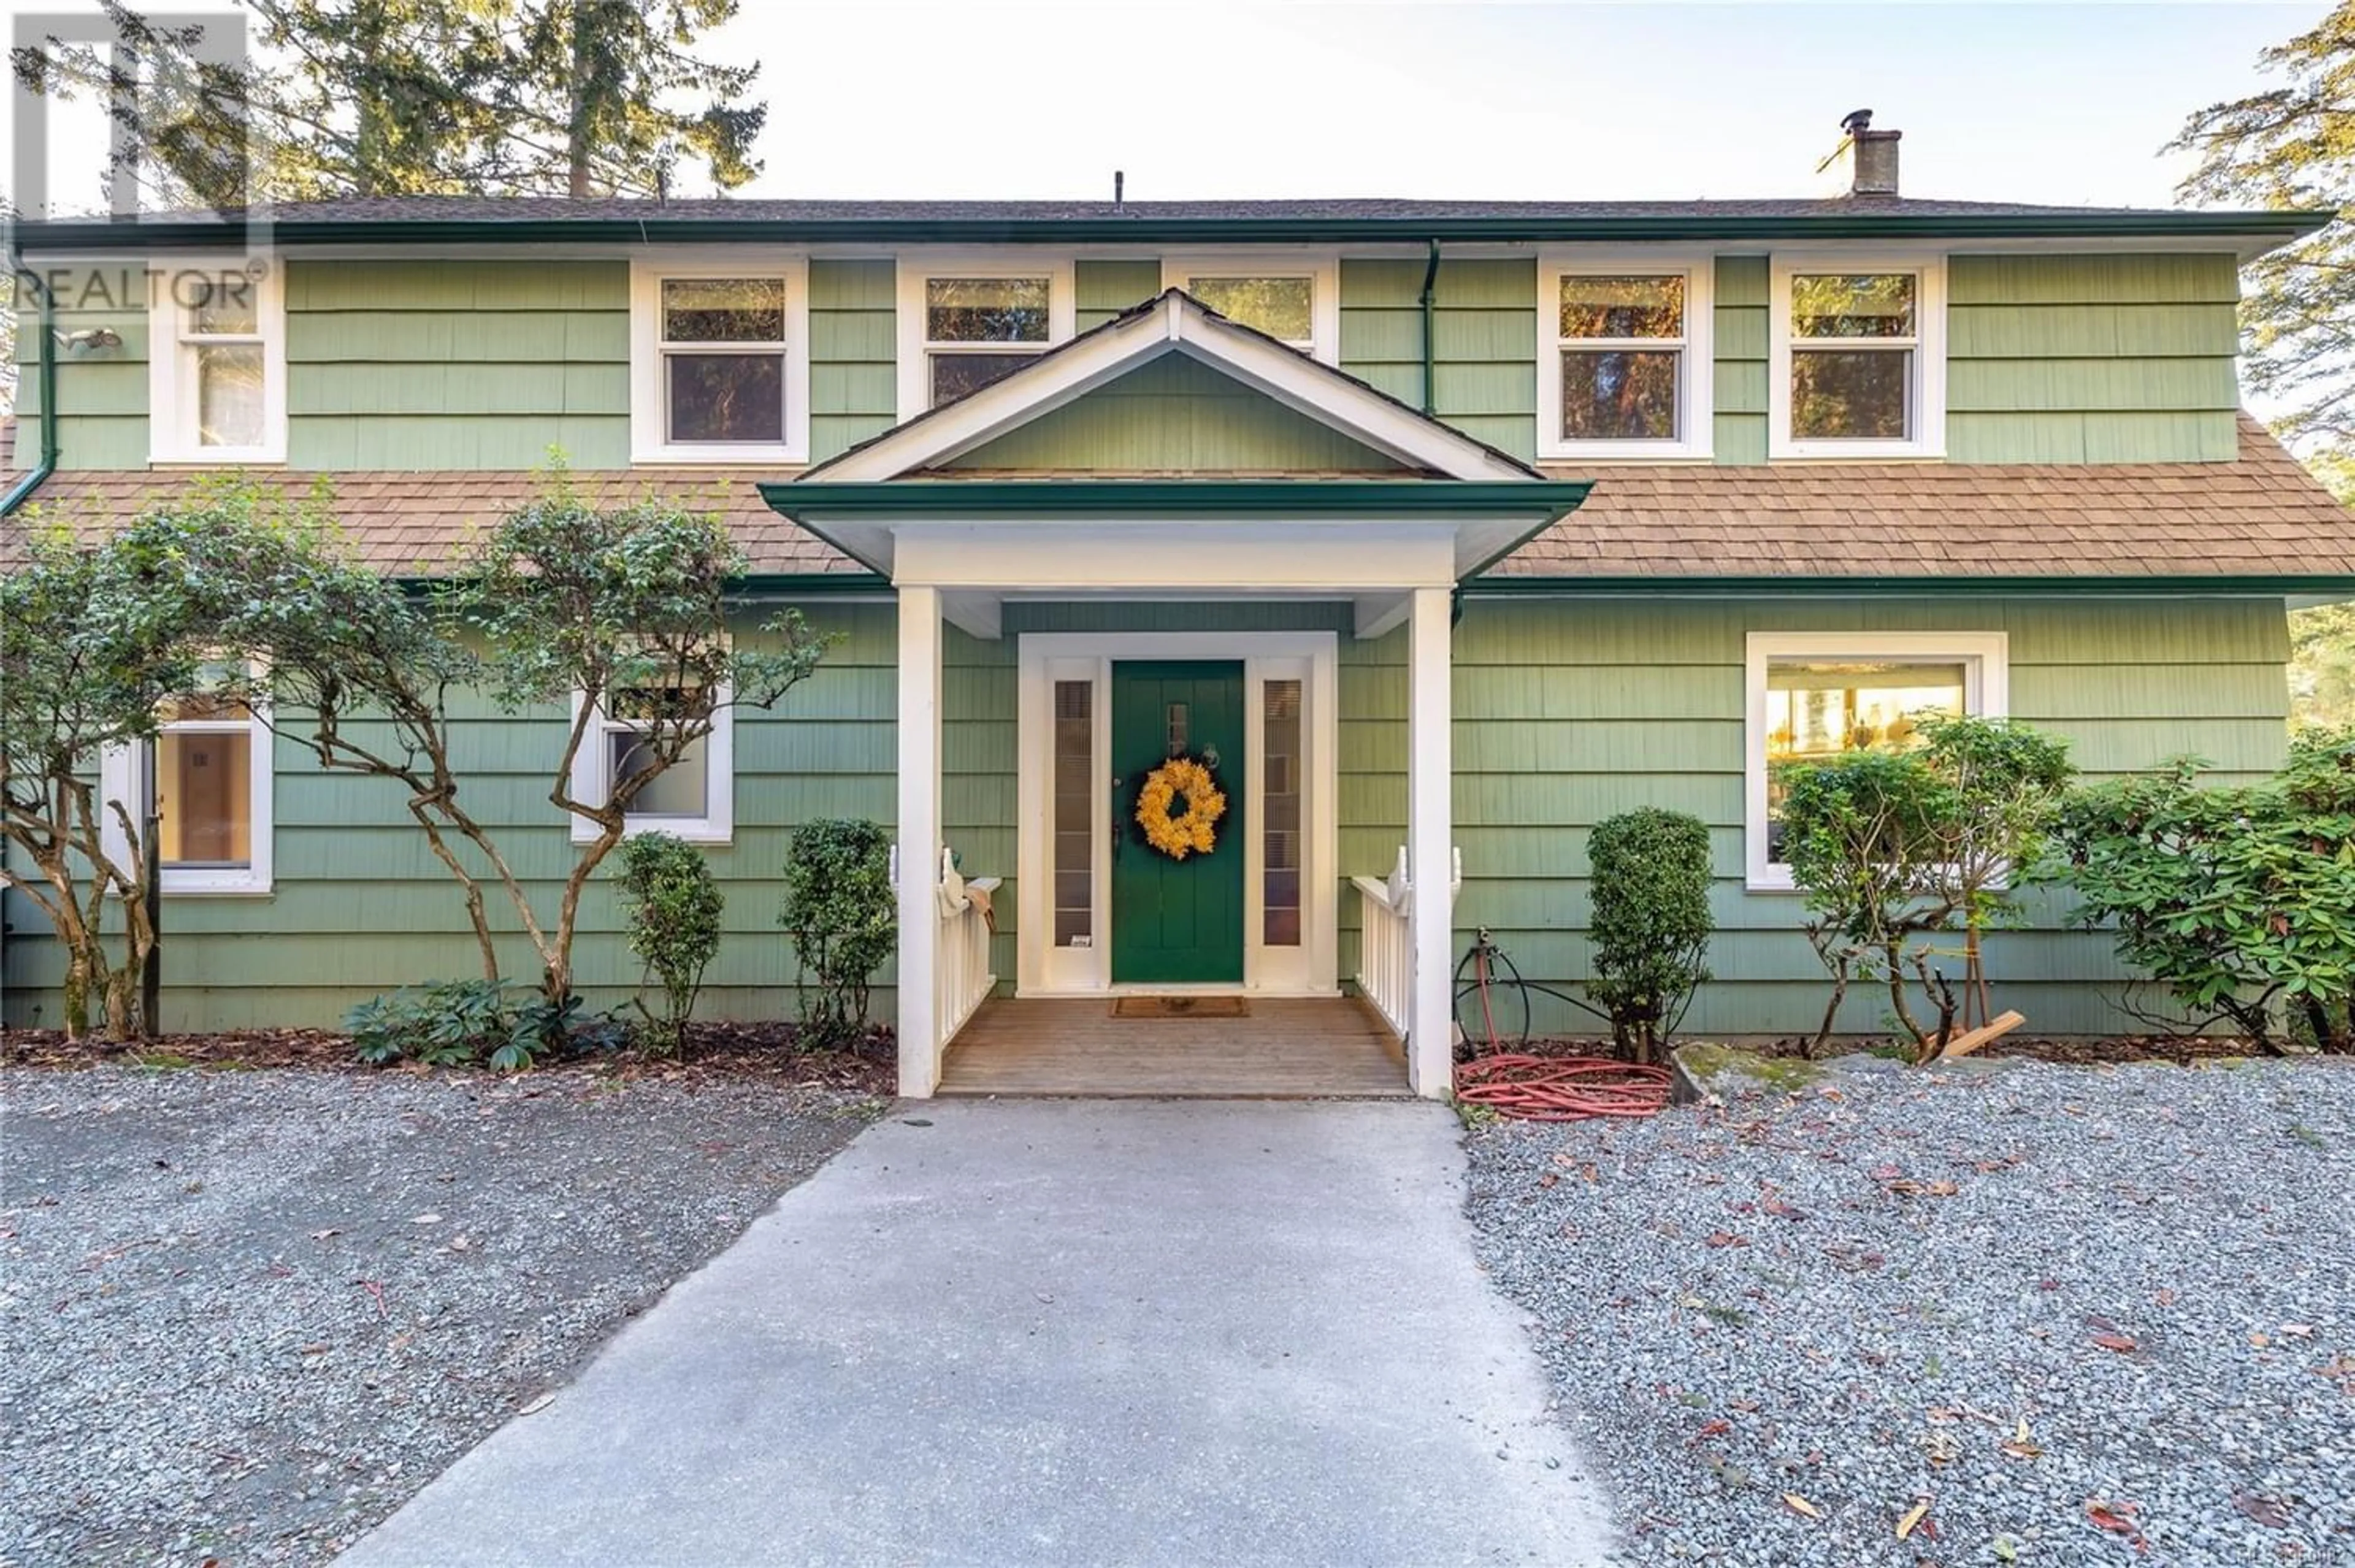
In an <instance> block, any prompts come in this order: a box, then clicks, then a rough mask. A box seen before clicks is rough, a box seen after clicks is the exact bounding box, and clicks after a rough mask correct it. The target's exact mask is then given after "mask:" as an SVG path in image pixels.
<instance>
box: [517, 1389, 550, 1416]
mask: <svg viewBox="0 0 2355 1568" xmlns="http://www.w3.org/2000/svg"><path fill="white" fill-rule="evenodd" d="M554 1403H556V1396H555V1395H554V1394H552V1393H544V1394H541V1395H540V1396H539V1397H538V1399H535V1400H533V1401H532V1402H531V1403H529V1404H527V1405H525V1406H524V1407H523V1408H522V1409H521V1410H518V1411H517V1412H516V1413H517V1415H538V1413H540V1412H541V1411H543V1410H546V1409H547V1408H548V1407H549V1405H551V1404H554Z"/></svg>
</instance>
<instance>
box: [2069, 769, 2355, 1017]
mask: <svg viewBox="0 0 2355 1568" xmlns="http://www.w3.org/2000/svg"><path fill="white" fill-rule="evenodd" d="M2197 778H2198V769H2197V765H2196V764H2194V763H2189V762H2186V763H2179V764H2177V765H2176V766H2175V767H2174V768H2173V769H2171V770H2170V771H2169V772H2167V773H2162V774H2160V775H2158V776H2157V777H2154V778H2133V779H2123V780H2120V781H2117V782H2115V783H2113V784H2103V785H2101V786H2099V787H2097V788H2094V789H2089V790H2084V791H2081V792H2080V793H2078V794H2077V795H2074V796H2073V797H2072V798H2071V799H2070V801H2069V803H2068V805H2066V807H2065V808H2064V810H2063V812H2062V820H2061V825H2060V829H2059V832H2058V835H2057V840H2058V845H2059V848H2060V851H2061V852H2060V854H2059V855H2058V856H2056V857H2055V859H2054V863H2053V864H2052V865H2051V867H2049V868H2048V871H2047V874H2048V875H2049V876H2051V877H2052V878H2054V879H2056V880H2064V881H2066V882H2068V883H2069V884H2070V885H2071V886H2072V887H2073V888H2074V889H2075V891H2076V892H2077V895H2078V897H2079V899H2080V900H2081V903H2080V906H2079V908H2078V911H2077V915H2078V918H2079V920H2080V921H2081V922H2082V923H2084V924H2086V925H2088V926H2106V927H2107V928H2109V929H2110V930H2112V931H2114V932H2115V933H2116V937H2117V949H2118V956H2119V957H2120V958H2122V959H2124V960H2125V961H2126V964H2128V965H2131V966H2132V967H2133V968H2135V969H2137V970H2138V971H2140V972H2141V973H2142V974H2143V975H2145V976H2148V977H2149V979H2150V981H2151V982H2153V983H2155V984H2156V985H2157V986H2158V987H2160V988H2161V989H2162V990H2164V991H2165V992H2166V993H2167V994H2168V996H2169V997H2170V998H2171V999H2172V1000H2173V1002H2174V1004H2175V1006H2176V1007H2177V1008H2179V1009H2180V1010H2181V1011H2182V1012H2183V1013H2184V1014H2185V1015H2187V1016H2188V1017H2189V1018H2190V1019H2192V1020H2193V1021H2194V1022H2195V1023H2198V1024H2213V1023H2217V1022H2223V1023H2228V1024H2230V1025H2231V1026H2232V1027H2233V1028H2235V1029H2239V1030H2240V1031H2241V1032H2242V1033H2243V1034H2245V1035H2247V1036H2248V1037H2249V1040H2251V1042H2252V1043H2254V1044H2255V1045H2256V1046H2258V1047H2259V1048H2261V1049H2267V1050H2271V1049H2277V1048H2278V1046H2279V1043H2280V1041H2281V1039H2282V1035H2283V1030H2282V1027H2281V1023H2280V1021H2279V1020H2280V1019H2281V1017H2282V1016H2283V1015H2284V1014H2286V1015H2287V1018H2288V1022H2289V1032H2290V1034H2291V1035H2292V1036H2293V1037H2295V1038H2298V1039H2301V1040H2306V1041H2308V1042H2311V1043H2312V1044H2313V1045H2314V1046H2315V1047H2317V1048H2318V1049H2320V1050H2325V1051H2355V729H2343V730H2336V731H2307V732H2305V733H2303V734H2301V735H2300V736H2298V737H2297V739H2296V740H2295V741H2292V742H2291V745H2290V756H2289V761H2288V763H2286V764H2285V765H2284V766H2283V768H2282V769H2281V771H2280V772H2278V773H2275V775H2274V776H2273V777H2272V778H2270V779H2268V780H2266V781H2265V782H2264V784H2256V785H2252V786H2247V787H2241V788H2206V787H2202V786H2201V785H2200V784H2199V783H2198V782H2197ZM2152 1021H2154V1022H2156V1021H2160V1020H2158V1019H2153V1020H2152Z"/></svg>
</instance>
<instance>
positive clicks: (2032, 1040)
mask: <svg viewBox="0 0 2355 1568" xmlns="http://www.w3.org/2000/svg"><path fill="white" fill-rule="evenodd" d="M1703 1038H1706V1037H1702V1036H1688V1037H1679V1039H1678V1040H1677V1041H1676V1042H1675V1043H1677V1044H1683V1043H1685V1041H1686V1040H1688V1039H1692V1040H1699V1039H1703ZM1713 1043H1716V1042H1713ZM1722 1043H1726V1044H1731V1045H1733V1046H1735V1047H1736V1048H1737V1049H1739V1050H1742V1051H1747V1052H1749V1053H1750V1054H1751V1055H1753V1056H1762V1057H1797V1058H1804V1057H1806V1056H1808V1055H1809V1054H1810V1052H1809V1047H1810V1046H1811V1045H1812V1044H1813V1043H1814V1041H1813V1040H1811V1039H1810V1038H1809V1037H1806V1036H1804V1035H1788V1036H1785V1037H1784V1038H1782V1039H1779V1040H1756V1039H1738V1040H1728V1041H1724V1042H1722ZM1508 1049H1510V1050H1515V1051H1527V1052H1528V1053H1529V1054H1530V1055H1532V1056H1604V1057H1612V1056H1616V1055H1618V1054H1619V1051H1618V1048H1617V1047H1616V1046H1614V1044H1613V1043H1612V1042H1611V1041H1610V1040H1530V1041H1529V1044H1528V1045H1526V1046H1516V1045H1509V1044H1508ZM1867 1053H1879V1054H1881V1055H1900V1056H1902V1055H1905V1054H1906V1052H1905V1051H1904V1048H1902V1047H1901V1046H1900V1045H1899V1044H1898V1043H1897V1042H1896V1041H1895V1040H1872V1039H1866V1038H1861V1037H1857V1036H1848V1037H1840V1036H1835V1037H1833V1038H1832V1039H1831V1040H1828V1041H1826V1042H1825V1044H1824V1047H1823V1049H1822V1050H1821V1051H1815V1052H1814V1053H1813V1055H1814V1057H1815V1059H1816V1060H1817V1061H1830V1060H1832V1059H1833V1058H1834V1057H1839V1056H1856V1055H1859V1054H1867ZM1972 1054H1973V1055H1974V1056H1979V1057H2011V1058H2016V1059H2019V1060H2022V1061H2050V1062H2055V1063H2058V1064H2060V1065H2063V1066H2079V1067H2087V1066H2097V1065H2102V1064H2106V1063H2114V1062H2124V1061H2172V1062H2176V1063H2178V1064H2188V1063H2190V1062H2194V1061H2222V1060H2224V1059H2227V1058H2232V1057H2247V1056H2257V1055H2263V1054H2264V1052H2262V1051H2257V1050H2256V1049H2255V1048H2254V1047H2253V1046H2251V1045H2250V1043H2249V1042H2248V1041H2247V1040H2243V1039H2240V1038H2238V1037H2236V1036H2232V1035H2173V1034H2121V1035H2025V1036H2022V1035H2006V1036H2004V1037H2003V1038H2002V1039H2000V1040H1993V1041H1991V1042H1989V1043H1988V1044H1987V1045H1985V1046H1982V1047H1980V1048H1979V1049H1978V1050H1977V1051H1974V1052H1972ZM2298 1054H2300V1055H2302V1054H2304V1053H2302V1052H2301V1053H2298ZM1909 1060H1910V1058H1909Z"/></svg>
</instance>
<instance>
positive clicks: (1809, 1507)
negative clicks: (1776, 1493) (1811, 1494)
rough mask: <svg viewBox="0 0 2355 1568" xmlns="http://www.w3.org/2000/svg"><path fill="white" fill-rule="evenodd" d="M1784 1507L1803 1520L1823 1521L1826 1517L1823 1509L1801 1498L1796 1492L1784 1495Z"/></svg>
mask: <svg viewBox="0 0 2355 1568" xmlns="http://www.w3.org/2000/svg"><path fill="white" fill-rule="evenodd" d="M1783 1506H1784V1507H1785V1508H1787V1509H1790V1510H1791V1511H1792V1512H1793V1513H1795V1514H1797V1515H1799V1516H1800V1517H1801V1518H1803V1519H1821V1518H1823V1517H1824V1510H1823V1509H1819V1508H1817V1506H1816V1505H1815V1504H1813V1503H1811V1502H1809V1501H1808V1500H1807V1499H1805V1498H1803V1497H1801V1496H1800V1495H1799V1494H1798V1493H1796V1492H1785V1493H1784V1494H1783Z"/></svg>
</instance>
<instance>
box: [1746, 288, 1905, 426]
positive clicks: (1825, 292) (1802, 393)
mask: <svg viewBox="0 0 2355 1568" xmlns="http://www.w3.org/2000/svg"><path fill="white" fill-rule="evenodd" d="M1944 283H1945V276H1944V273H1943V272H1942V270H1941V269H1940V268H1939V267H1938V266H1937V265H1936V264H1935V263H1933V262H1920V263H1913V264H1905V265H1872V264H1870V263H1844V262H1842V261H1830V262H1817V261H1792V262H1790V263H1788V264H1787V265H1784V266H1778V267H1777V269H1776V271H1775V272H1774V291H1773V297H1774V303H1773V306H1772V310H1773V315H1772V317H1771V330H1772V347H1773V355H1772V358H1773V363H1772V366H1771V368H1770V375H1771V377H1772V385H1771V388H1770V396H1769V402H1770V418H1771V421H1772V423H1771V424H1770V426H1769V432H1768V437H1769V447H1768V449H1769V452H1770V453H1771V454H1773V455H1776V456H1790V457H1810V456H1826V457H1870V456H1879V455H1891V454H1893V455H1902V456H1935V455H1937V454H1938V453H1940V452H1941V451H1943V450H1944V448H1945V287H1944Z"/></svg>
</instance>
